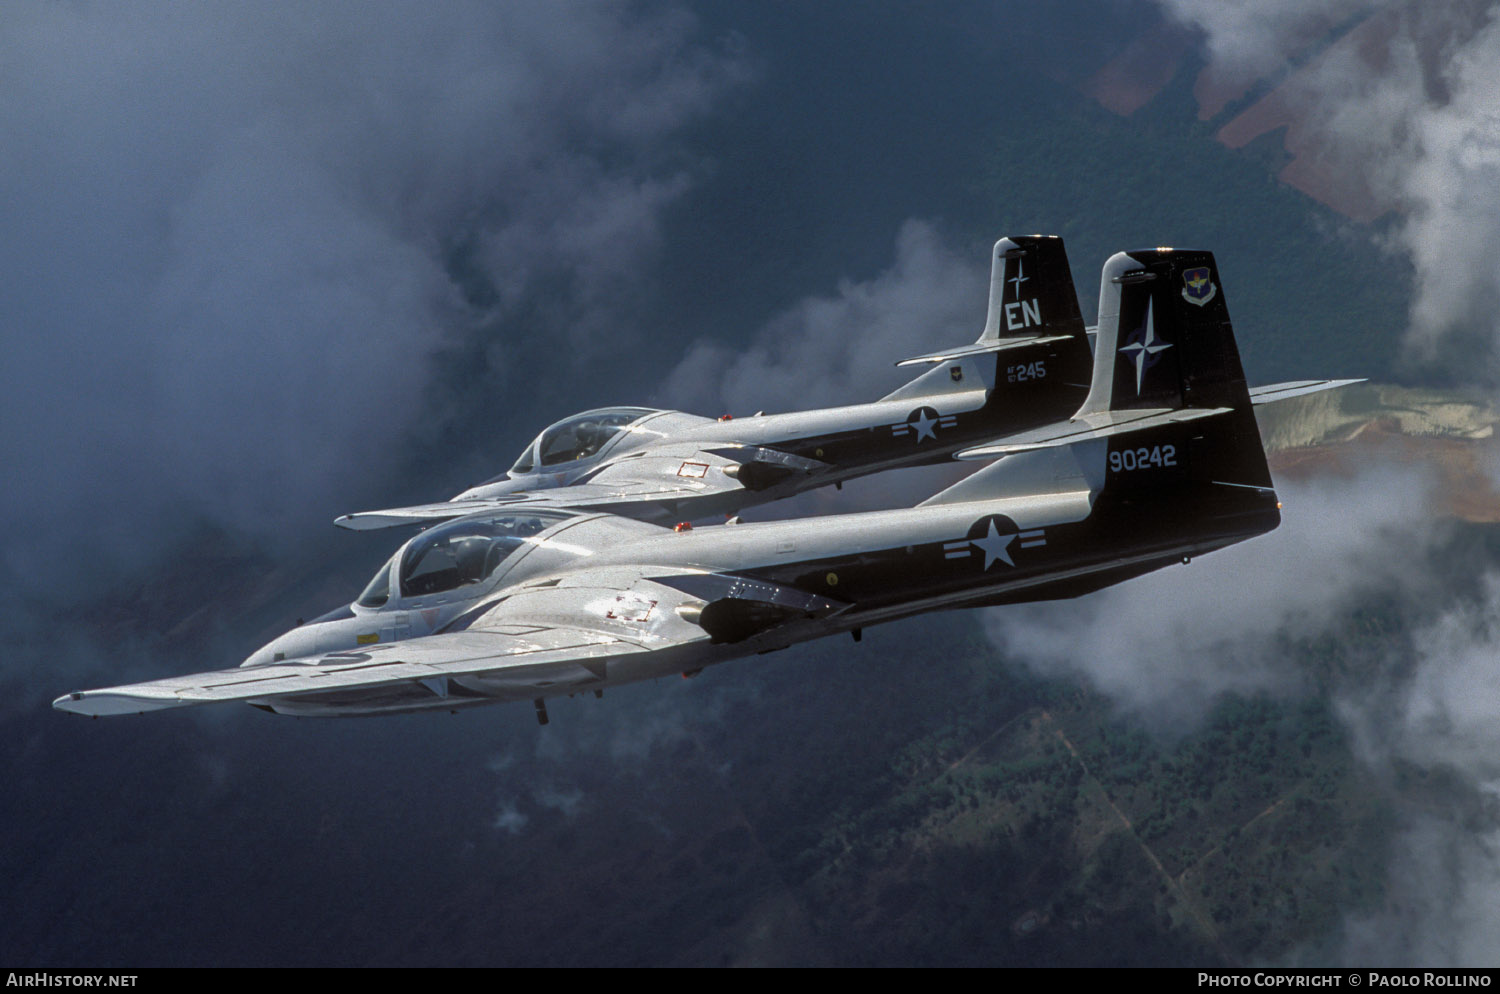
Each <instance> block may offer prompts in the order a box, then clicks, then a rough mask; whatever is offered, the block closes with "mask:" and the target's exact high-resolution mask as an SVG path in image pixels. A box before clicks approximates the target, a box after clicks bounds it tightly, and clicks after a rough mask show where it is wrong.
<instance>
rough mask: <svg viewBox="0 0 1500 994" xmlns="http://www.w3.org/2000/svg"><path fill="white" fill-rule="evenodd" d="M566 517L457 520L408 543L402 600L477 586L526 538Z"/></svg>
mask: <svg viewBox="0 0 1500 994" xmlns="http://www.w3.org/2000/svg"><path fill="white" fill-rule="evenodd" d="M568 517H569V515H567V514H560V513H558V512H556V511H525V512H520V513H515V514H499V515H489V516H486V517H468V518H459V519H458V520H457V521H451V522H449V523H448V524H446V525H439V526H438V527H436V528H432V529H429V530H428V531H426V532H423V533H422V534H421V535H418V536H417V537H416V538H414V539H412V540H411V542H410V544H408V545H407V547H406V551H405V552H403V553H402V554H401V571H400V574H399V576H400V581H401V596H402V597H425V596H427V595H428V594H441V593H444V592H446V591H449V590H456V589H458V588H459V587H464V586H469V585H471V584H475V583H482V582H484V581H485V580H488V579H489V578H490V577H491V576H493V575H494V574H495V571H496V570H498V569H499V568H500V564H501V563H503V562H504V561H505V560H506V559H508V558H509V557H510V556H511V554H512V553H514V552H515V551H516V550H517V549H519V548H520V547H521V546H522V545H523V544H525V541H526V539H527V538H528V537H529V536H532V535H535V534H537V533H538V532H540V531H542V530H544V529H546V528H550V527H551V526H553V525H555V524H557V523H558V522H559V521H565V520H567V518H568Z"/></svg>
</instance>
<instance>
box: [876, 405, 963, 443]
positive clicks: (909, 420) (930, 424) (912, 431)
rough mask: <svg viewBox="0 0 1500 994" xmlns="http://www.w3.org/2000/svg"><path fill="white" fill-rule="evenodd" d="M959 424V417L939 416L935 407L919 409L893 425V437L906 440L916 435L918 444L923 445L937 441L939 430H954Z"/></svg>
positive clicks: (950, 415) (952, 415) (951, 415)
mask: <svg viewBox="0 0 1500 994" xmlns="http://www.w3.org/2000/svg"><path fill="white" fill-rule="evenodd" d="M957 423H958V416H957V415H954V414H939V413H938V412H937V408H935V407H919V408H917V409H916V410H915V411H912V412H911V413H910V414H908V415H907V416H906V420H905V421H898V422H896V423H895V424H893V425H891V436H892V437H893V438H905V437H907V436H913V435H914V436H916V440H917V444H918V445H921V444H922V442H923V441H925V440H926V439H929V438H930V439H932V440H933V441H937V433H938V429H939V428H952V427H953V426H954V425H955V424H957Z"/></svg>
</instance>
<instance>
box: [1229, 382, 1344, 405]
mask: <svg viewBox="0 0 1500 994" xmlns="http://www.w3.org/2000/svg"><path fill="white" fill-rule="evenodd" d="M1364 382H1365V381H1364V380H1362V379H1360V380H1292V381H1290V382H1287V383H1270V384H1267V385H1266V386H1263V387H1251V388H1250V402H1251V403H1252V404H1274V403H1275V402H1276V401H1278V400H1286V399H1287V398H1289V397H1302V396H1305V395H1306V394H1310V393H1318V392H1319V391H1321V390H1332V389H1334V388H1336V387H1347V386H1349V385H1351V384H1354V383H1364Z"/></svg>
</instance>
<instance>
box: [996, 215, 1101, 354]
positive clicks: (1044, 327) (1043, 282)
mask: <svg viewBox="0 0 1500 994" xmlns="http://www.w3.org/2000/svg"><path fill="white" fill-rule="evenodd" d="M990 263H991V265H990V306H989V310H988V312H987V313H986V314H985V318H984V331H983V333H981V334H980V336H979V341H980V342H992V341H995V340H997V339H1001V338H1032V337H1037V336H1040V335H1077V336H1079V337H1082V338H1085V339H1086V338H1087V336H1086V333H1085V331H1084V327H1083V315H1082V314H1081V313H1080V312H1079V309H1078V293H1077V291H1076V290H1075V289H1074V287H1073V271H1072V269H1071V268H1069V266H1068V252H1067V249H1065V248H1064V247H1063V240H1062V239H1061V238H1059V237H1058V236H1057V235H1010V236H1008V237H1005V238H1002V239H1000V240H999V241H998V242H996V243H995V247H994V250H993V252H992V253H991V255H990Z"/></svg>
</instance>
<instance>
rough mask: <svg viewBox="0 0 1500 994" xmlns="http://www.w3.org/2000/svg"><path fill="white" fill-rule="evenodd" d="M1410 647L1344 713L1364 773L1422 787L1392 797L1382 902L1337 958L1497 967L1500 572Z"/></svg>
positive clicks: (1354, 924)
mask: <svg viewBox="0 0 1500 994" xmlns="http://www.w3.org/2000/svg"><path fill="white" fill-rule="evenodd" d="M1411 644H1412V646H1413V651H1414V656H1415V658H1414V659H1411V660H1404V659H1403V660H1400V661H1399V663H1398V665H1395V666H1392V667H1390V668H1389V673H1390V674H1391V675H1390V676H1389V678H1388V679H1386V680H1382V681H1379V682H1376V683H1374V684H1373V685H1369V686H1364V687H1359V688H1349V689H1346V691H1345V696H1344V700H1343V702H1342V705H1341V707H1340V712H1341V714H1342V716H1343V718H1344V720H1345V722H1346V724H1347V725H1348V726H1349V727H1350V729H1351V730H1352V731H1353V733H1354V737H1355V742H1356V751H1357V752H1358V754H1359V755H1360V757H1361V758H1362V759H1363V761H1364V762H1365V764H1366V765H1367V766H1368V767H1369V768H1370V769H1372V770H1374V771H1376V772H1378V773H1380V774H1382V776H1383V777H1384V778H1386V779H1387V780H1390V779H1393V778H1395V777H1397V775H1398V774H1404V777H1405V779H1407V780H1411V781H1414V782H1426V783H1428V784H1430V786H1429V787H1428V788H1426V789H1423V788H1420V787H1419V788H1417V789H1415V790H1408V791H1407V792H1406V793H1405V794H1400V795H1398V796H1399V797H1400V800H1401V804H1400V805H1399V807H1398V810H1399V811H1400V813H1401V816H1402V818H1403V824H1402V826H1401V829H1400V831H1399V832H1398V833H1397V834H1396V837H1395V839H1394V840H1393V843H1392V846H1391V854H1390V864H1389V867H1388V871H1387V875H1388V880H1387V882H1386V890H1385V900H1384V901H1383V902H1382V905H1383V906H1382V908H1381V909H1380V910H1378V911H1376V912H1374V913H1371V914H1367V915H1361V916H1358V917H1356V918H1354V919H1352V920H1351V921H1350V922H1348V923H1347V924H1346V926H1345V933H1346V934H1345V937H1344V946H1345V949H1344V954H1345V959H1346V961H1347V962H1361V963H1370V964H1372V965H1373V964H1386V963H1389V964H1417V965H1434V966H1435V965H1449V966H1459V965H1464V966H1487V965H1490V964H1492V963H1494V962H1495V961H1496V958H1497V957H1500V924H1497V923H1500V714H1497V713H1496V711H1495V707H1494V702H1495V700H1496V699H1497V697H1500V673H1497V671H1496V667H1495V660H1496V658H1500V574H1495V573H1491V574H1489V575H1487V576H1485V577H1483V578H1482V579H1481V581H1480V583H1479V585H1478V597H1476V598H1475V599H1473V600H1471V601H1464V602H1460V603H1457V604H1453V605H1451V606H1450V607H1448V609H1447V610H1445V611H1443V612H1441V613H1440V614H1439V616H1438V617H1437V618H1436V619H1435V620H1433V621H1432V622H1431V623H1430V624H1427V625H1424V626H1422V627H1421V628H1420V629H1418V630H1417V631H1416V632H1415V633H1414V635H1413V637H1412V640H1411ZM1414 774H1415V775H1414Z"/></svg>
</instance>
